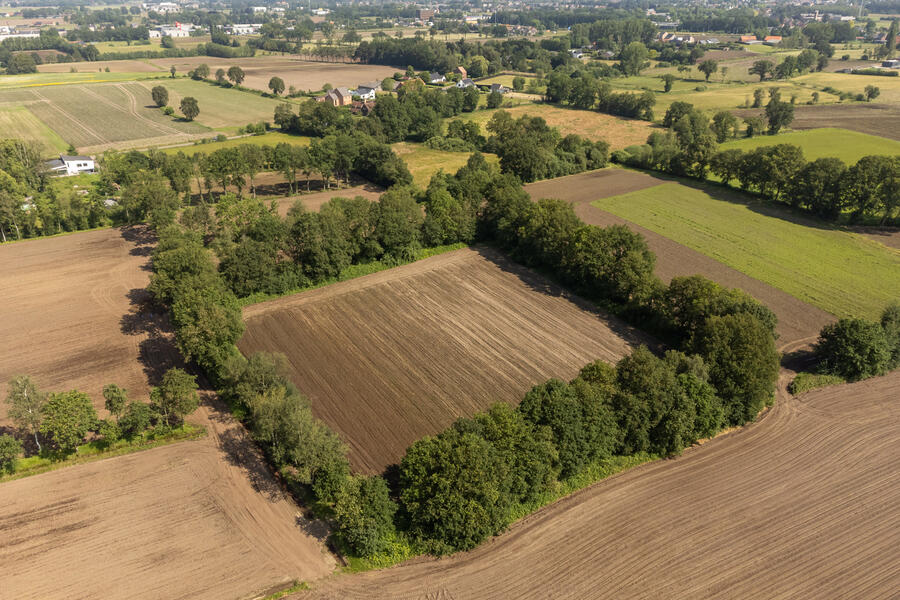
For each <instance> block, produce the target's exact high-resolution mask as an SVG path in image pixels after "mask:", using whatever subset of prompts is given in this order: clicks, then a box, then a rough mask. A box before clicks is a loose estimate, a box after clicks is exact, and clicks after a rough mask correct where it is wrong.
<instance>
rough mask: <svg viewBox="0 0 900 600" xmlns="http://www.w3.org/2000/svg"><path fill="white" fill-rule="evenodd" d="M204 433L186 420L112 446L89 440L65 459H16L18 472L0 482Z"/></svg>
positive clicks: (201, 435)
mask: <svg viewBox="0 0 900 600" xmlns="http://www.w3.org/2000/svg"><path fill="white" fill-rule="evenodd" d="M204 436H206V428H205V427H201V426H199V425H191V424H190V423H185V424H184V425H182V426H181V427H176V428H174V429H171V430H169V431H167V432H166V433H159V434H157V433H155V432H151V433H150V435H149V436H148V437H147V438H139V439H136V440H132V441H128V440H119V441H117V442H115V443H114V444H112V445H110V446H107V444H106V443H105V442H104V441H102V440H97V441H93V442H88V443H87V444H82V445H81V446H78V449H77V451H76V452H75V454H72V455H71V456H69V457H67V458H64V459H62V460H54V459H53V458H50V457H48V456H29V457H28V458H19V459H16V465H15V466H16V470H15V472H13V473H11V474H7V475H3V476H2V477H0V482H4V481H12V480H14V479H21V478H22V477H29V476H31V475H40V474H41V473H46V472H48V471H55V470H56V469H61V468H63V467H71V466H74V465H81V464H85V463H89V462H94V461H97V460H103V459H104V458H112V457H114V456H124V455H125V454H131V453H132V452H140V451H141V450H150V449H151V448H158V447H159V446H166V445H168V444H174V443H176V442H184V441H188V440H197V439H200V438H202V437H204Z"/></svg>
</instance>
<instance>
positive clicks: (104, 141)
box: [30, 90, 109, 144]
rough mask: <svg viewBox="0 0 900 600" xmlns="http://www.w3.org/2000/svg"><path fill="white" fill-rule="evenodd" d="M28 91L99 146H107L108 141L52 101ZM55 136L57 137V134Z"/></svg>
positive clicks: (35, 91)
mask: <svg viewBox="0 0 900 600" xmlns="http://www.w3.org/2000/svg"><path fill="white" fill-rule="evenodd" d="M30 91H31V93H32V94H34V95H35V96H37V97H38V98H39V99H40V100H41V101H43V102H45V103H46V104H47V106H49V107H50V108H52V109H53V110H55V111H57V112H58V113H60V114H61V115H63V116H64V117H66V118H67V119H69V120H70V121H72V123H74V124H75V125H77V126H78V127H81V128H82V129H83V130H84V131H85V132H86V133H87V134H88V135H90V136H91V137H93V138H96V139H98V140H100V143H101V144H108V143H109V140H107V139H105V138H102V137H100V136H99V135H98V134H97V133H96V132H95V131H94V130H93V129H91V128H90V127H88V126H87V125H85V124H84V123H82V122H81V121H79V120H78V119H76V118H75V117H73V116H72V115H71V114H69V113H68V112H67V111H65V110H63V109H62V108H60V107H59V106H57V105H56V104H54V103H53V101H52V100H50V99H49V98H47V97H46V96H42V95H41V93H40V92H38V91H37V90H30ZM51 129H53V128H52V127H51ZM54 131H55V130H54ZM57 135H59V134H57ZM60 137H62V136H60Z"/></svg>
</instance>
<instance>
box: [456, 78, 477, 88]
mask: <svg viewBox="0 0 900 600" xmlns="http://www.w3.org/2000/svg"><path fill="white" fill-rule="evenodd" d="M456 87H458V88H468V87H475V82H474V81H472V80H471V79H469V78H468V77H466V78H465V79H460V80H459V81H457V82H456Z"/></svg>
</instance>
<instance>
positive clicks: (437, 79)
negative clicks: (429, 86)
mask: <svg viewBox="0 0 900 600" xmlns="http://www.w3.org/2000/svg"><path fill="white" fill-rule="evenodd" d="M445 81H447V78H446V77H444V76H443V75H441V74H440V73H429V74H428V82H429V83H444V82H445Z"/></svg>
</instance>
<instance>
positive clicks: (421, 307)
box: [238, 248, 652, 473]
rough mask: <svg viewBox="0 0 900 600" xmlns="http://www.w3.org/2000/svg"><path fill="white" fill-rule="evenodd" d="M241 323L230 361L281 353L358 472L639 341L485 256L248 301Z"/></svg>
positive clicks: (471, 252) (431, 262)
mask: <svg viewBox="0 0 900 600" xmlns="http://www.w3.org/2000/svg"><path fill="white" fill-rule="evenodd" d="M244 318H245V321H246V323H247V330H246V333H245V334H244V337H243V339H241V341H240V342H239V343H238V347H239V348H240V349H241V351H242V352H244V353H245V354H248V355H249V354H251V353H253V352H257V351H266V352H283V353H284V354H286V355H287V357H288V361H289V367H290V377H291V379H292V380H293V382H294V383H295V384H296V385H297V387H298V388H299V389H300V390H301V391H302V392H303V393H304V394H306V395H307V396H308V397H309V398H310V401H311V403H312V408H313V413H314V414H315V415H316V416H318V417H319V418H321V419H323V420H324V421H325V422H326V423H328V425H329V426H331V427H332V428H333V429H334V430H335V431H337V432H338V433H340V435H341V437H342V438H343V439H344V440H345V441H346V443H347V444H348V446H349V447H350V459H351V463H352V465H353V467H354V469H356V470H357V471H361V472H365V473H377V472H381V471H382V470H383V469H384V468H385V467H386V466H388V465H390V464H393V463H396V462H397V461H398V460H399V459H400V458H402V456H403V454H404V452H405V450H406V448H407V447H408V446H409V445H410V444H411V443H412V442H414V441H415V440H417V439H419V438H421V437H423V436H425V435H429V434H434V433H437V432H438V431H440V430H442V429H444V428H445V427H447V426H448V425H450V424H451V423H452V422H453V421H454V420H455V419H457V418H458V417H462V416H467V415H471V414H473V413H475V412H478V411H480V410H483V409H485V408H487V407H488V406H490V405H491V404H492V403H494V402H499V401H504V402H510V403H517V402H518V401H519V400H521V398H522V395H523V394H524V393H525V392H526V391H527V390H528V389H529V388H530V387H531V386H532V385H534V384H537V383H540V382H542V381H544V380H546V379H547V378H549V377H558V378H561V379H570V378H572V377H574V376H575V375H576V374H577V372H578V370H579V369H580V368H581V367H582V366H583V365H584V364H586V363H588V362H590V361H593V360H596V359H603V360H605V361H607V362H615V361H617V360H618V359H619V358H621V357H622V356H624V355H625V354H627V353H628V352H629V351H630V348H631V347H632V346H634V345H637V344H641V343H652V342H651V340H649V339H648V338H647V337H645V336H643V335H642V334H640V333H639V332H637V331H635V330H633V329H632V328H630V327H628V326H626V325H624V324H622V323H621V322H619V321H617V320H615V319H612V318H609V317H606V316H604V315H602V314H600V313H599V312H598V311H596V310H594V309H592V308H591V307H590V306H589V305H587V304H586V303H584V302H583V301H581V300H580V299H578V298H576V297H573V296H571V295H569V294H566V293H565V292H564V291H563V290H561V289H560V288H558V287H556V286H554V285H552V284H551V283H549V282H548V281H547V280H545V279H543V278H542V277H539V276H537V275H535V274H534V273H533V272H531V271H529V270H527V269H525V268H523V267H520V266H518V265H516V264H514V263H512V262H511V261H509V260H507V259H506V258H504V257H503V256H502V255H500V254H498V253H497V252H495V251H492V250H489V249H485V248H477V249H462V250H457V251H454V252H449V253H446V254H442V255H439V256H435V257H432V258H429V259H425V260H421V261H418V262H415V263H412V264H409V265H405V266H402V267H398V268H395V269H391V270H388V271H382V272H380V273H376V274H373V275H368V276H365V277H361V278H358V279H354V280H350V281H345V282H341V283H336V284H333V285H330V286H327V287H325V288H320V289H317V290H312V291H309V292H304V293H301V294H297V295H294V296H288V297H284V298H280V299H278V300H274V301H271V302H266V303H262V304H256V305H252V306H249V307H247V308H245V309H244Z"/></svg>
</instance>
